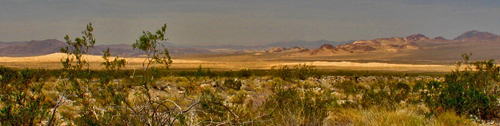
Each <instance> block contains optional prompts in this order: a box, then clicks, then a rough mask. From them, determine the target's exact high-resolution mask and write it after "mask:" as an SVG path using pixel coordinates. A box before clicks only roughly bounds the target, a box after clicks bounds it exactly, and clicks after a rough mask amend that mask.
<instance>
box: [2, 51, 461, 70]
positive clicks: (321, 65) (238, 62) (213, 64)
mask: <svg viewBox="0 0 500 126" xmlns="http://www.w3.org/2000/svg"><path fill="white" fill-rule="evenodd" d="M65 57H66V54H63V53H53V54H48V55H43V56H32V57H0V65H4V66H9V67H16V68H25V67H28V68H46V69H59V68H61V64H60V60H61V59H64V58H65ZM84 58H85V59H86V60H87V61H89V62H91V68H92V69H102V66H100V63H101V62H103V61H104V60H103V59H102V57H101V56H96V55H85V56H84ZM111 58H114V57H111ZM219 58H220V57H219ZM249 58H250V59H249ZM125 59H126V60H127V62H128V64H127V67H126V69H137V68H141V67H142V62H143V61H144V60H145V58H132V57H127V58H125ZM214 59H217V57H214ZM220 59H224V60H209V59H206V58H187V59H186V58H184V59H180V58H177V59H172V61H173V64H172V66H171V68H172V69H195V68H197V67H199V66H200V65H201V66H202V67H203V68H212V69H215V70H240V69H270V68H271V67H272V66H279V65H289V66H293V65H298V64H304V63H305V64H307V65H313V66H316V67H317V68H318V69H331V70H338V69H342V70H382V71H419V72H449V71H450V70H451V69H453V68H454V66H452V65H423V64H418V65H415V64H391V63H379V62H369V63H358V62H324V61H322V62H319V61H316V62H300V61H272V60H262V59H264V58H261V59H259V58H258V57H242V58H241V57H240V58H238V57H233V58H229V57H222V58H220Z"/></svg>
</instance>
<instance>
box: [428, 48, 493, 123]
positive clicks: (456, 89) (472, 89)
mask: <svg viewBox="0 0 500 126" xmlns="http://www.w3.org/2000/svg"><path fill="white" fill-rule="evenodd" d="M462 57H463V58H464V61H461V62H458V63H457V69H456V70H454V71H453V72H452V73H451V74H449V75H446V77H445V81H444V82H430V83H428V84H427V85H426V86H427V88H426V89H427V90H426V91H425V92H423V95H422V97H423V99H425V101H426V102H425V103H426V104H427V105H428V106H429V107H430V108H431V110H432V111H431V113H436V112H439V111H442V110H449V111H454V112H456V113H457V114H458V115H472V116H475V117H478V118H481V119H491V118H496V117H497V114H498V113H499V111H498V109H499V107H500V106H499V104H498V102H499V101H498V93H497V90H496V89H497V88H498V85H497V83H498V80H499V77H500V76H499V71H498V67H496V65H495V64H494V63H493V62H494V61H493V60H489V61H476V62H469V57H470V54H463V55H462ZM462 65H464V67H465V69H464V70H461V68H462ZM473 67H475V69H474V68H473Z"/></svg>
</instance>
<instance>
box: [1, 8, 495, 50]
mask: <svg viewBox="0 0 500 126" xmlns="http://www.w3.org/2000/svg"><path fill="white" fill-rule="evenodd" d="M90 22H91V23H92V24H93V27H94V37H95V38H96V40H97V44H132V43H134V42H135V41H136V39H138V38H139V36H140V35H142V31H151V32H154V31H156V30H157V29H159V28H161V26H163V24H167V32H166V36H167V38H168V39H169V40H168V41H169V42H171V43H174V44H178V45H226V44H230V45H263V44H270V43H274V42H283V41H294V40H305V41H316V40H330V41H347V40H370V39H376V38H387V37H405V36H409V35H412V34H417V33H420V34H424V35H426V36H428V37H437V36H443V37H445V38H447V39H453V38H454V37H456V36H458V35H460V34H462V33H464V32H466V31H470V30H478V31H487V32H490V33H493V34H500V0H0V41H3V42H12V41H30V40H45V39H58V40H61V41H62V40H64V39H63V38H64V36H65V35H69V36H70V38H75V37H80V36H82V34H81V31H83V30H85V28H86V25H87V24H88V23H90Z"/></svg>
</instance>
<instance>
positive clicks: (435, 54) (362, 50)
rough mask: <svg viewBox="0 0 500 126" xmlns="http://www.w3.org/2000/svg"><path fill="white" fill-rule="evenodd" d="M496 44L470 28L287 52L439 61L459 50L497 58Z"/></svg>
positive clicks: (493, 37)
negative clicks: (451, 34)
mask: <svg viewBox="0 0 500 126" xmlns="http://www.w3.org/2000/svg"><path fill="white" fill-rule="evenodd" d="M498 47H500V36H498V35H495V34H492V33H489V32H480V31H476V30H472V31H468V32H465V33H463V34H461V35H459V36H457V37H456V38H454V39H445V38H443V37H440V36H439V37H435V38H429V37H427V36H425V35H422V34H414V35H410V36H407V37H391V38H378V39H373V40H358V41H354V42H351V43H347V44H342V45H337V46H334V45H330V44H324V45H322V46H320V47H319V48H316V49H310V50H304V49H302V50H297V51H295V52H294V53H293V54H290V55H292V56H309V57H310V56H349V55H351V56H352V55H366V54H380V55H393V56H399V57H401V56H404V57H406V58H408V57H413V58H415V59H425V60H442V59H457V57H459V58H460V54H462V53H473V54H474V56H473V57H476V58H479V59H487V58H493V59H500V55H498V54H500V49H499V48H498ZM272 50H273V49H271V50H270V51H272ZM274 50H276V49H274ZM268 52H269V51H268Z"/></svg>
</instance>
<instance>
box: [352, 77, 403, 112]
mask: <svg viewBox="0 0 500 126" xmlns="http://www.w3.org/2000/svg"><path fill="white" fill-rule="evenodd" d="M409 92H410V86H408V84H406V83H402V82H385V83H378V84H375V85H372V86H371V87H370V88H369V89H367V90H366V91H365V92H364V93H363V98H362V99H361V105H363V107H372V106H383V107H385V108H389V109H395V108H396V107H397V106H398V105H399V103H400V102H401V101H406V100H407V98H408V93H409Z"/></svg>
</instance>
